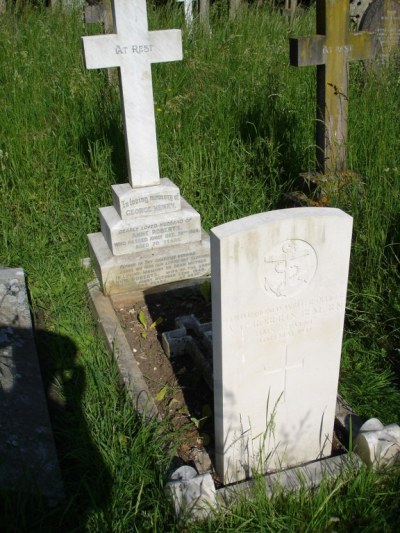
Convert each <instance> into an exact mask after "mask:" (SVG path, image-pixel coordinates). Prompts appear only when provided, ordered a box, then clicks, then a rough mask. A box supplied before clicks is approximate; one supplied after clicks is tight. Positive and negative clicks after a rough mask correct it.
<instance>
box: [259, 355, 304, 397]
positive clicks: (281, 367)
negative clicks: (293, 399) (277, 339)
mask: <svg viewBox="0 0 400 533" xmlns="http://www.w3.org/2000/svg"><path fill="white" fill-rule="evenodd" d="M288 351H289V347H288V346H286V349H285V357H284V360H282V357H279V360H280V361H282V362H283V365H282V364H281V365H278V368H277V369H276V370H270V371H266V369H265V368H264V375H265V376H271V375H273V374H281V377H282V384H281V390H282V392H281V396H279V401H282V402H285V401H286V386H287V374H288V371H289V370H295V369H298V368H304V358H302V359H301V363H296V364H292V365H289V364H288Z"/></svg>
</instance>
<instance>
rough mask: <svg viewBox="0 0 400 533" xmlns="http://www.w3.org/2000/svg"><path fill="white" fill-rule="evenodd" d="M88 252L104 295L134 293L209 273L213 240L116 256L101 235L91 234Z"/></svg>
mask: <svg viewBox="0 0 400 533" xmlns="http://www.w3.org/2000/svg"><path fill="white" fill-rule="evenodd" d="M88 241H89V251H90V255H91V258H92V261H93V267H94V269H95V272H96V275H97V278H98V279H99V281H100V283H101V287H102V289H103V291H104V293H105V294H116V293H122V292H128V291H135V290H139V289H144V288H147V287H153V286H157V285H163V284H165V283H171V282H174V281H180V280H185V279H191V278H198V277H202V276H208V275H209V274H210V239H209V236H208V235H207V233H205V232H203V233H202V239H201V240H200V241H198V242H193V243H189V244H185V245H177V246H169V247H165V248H162V249H159V250H148V251H144V252H139V253H133V254H127V255H122V256H118V257H116V256H114V255H113V254H112V253H111V251H110V248H109V247H108V245H107V242H106V241H105V239H104V237H103V235H102V234H101V233H92V234H90V235H88Z"/></svg>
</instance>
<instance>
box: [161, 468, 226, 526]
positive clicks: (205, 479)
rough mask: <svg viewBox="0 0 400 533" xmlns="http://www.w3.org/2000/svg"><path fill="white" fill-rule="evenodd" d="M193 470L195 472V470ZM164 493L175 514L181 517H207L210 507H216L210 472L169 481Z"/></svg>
mask: <svg viewBox="0 0 400 533" xmlns="http://www.w3.org/2000/svg"><path fill="white" fill-rule="evenodd" d="M182 468H184V467H182ZM192 470H194V469H192ZM194 472H195V473H196V471H195V470H194ZM165 493H166V496H167V498H168V499H169V500H170V501H171V503H172V504H173V506H174V509H175V513H176V515H177V516H179V517H180V518H181V519H183V518H185V517H186V518H189V517H190V518H191V519H192V520H193V519H195V520H202V519H204V518H207V516H208V515H209V514H210V511H211V509H216V507H217V498H216V490H215V485H214V480H213V478H212V477H211V474H200V475H195V476H194V477H188V478H182V479H177V480H172V481H169V482H168V483H167V484H166V486H165Z"/></svg>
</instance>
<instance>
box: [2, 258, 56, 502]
mask: <svg viewBox="0 0 400 533" xmlns="http://www.w3.org/2000/svg"><path fill="white" fill-rule="evenodd" d="M0 486H1V487H2V489H7V490H8V489H10V490H17V491H18V490H22V491H24V492H26V491H32V490H36V488H38V489H39V490H40V492H41V493H42V494H43V495H44V496H45V497H46V498H47V499H48V500H49V502H50V503H56V502H58V501H59V500H61V499H62V498H63V496H64V491H63V483H62V479H61V472H60V468H59V464H58V458H57V453H56V448H55V444H54V439H53V433H52V428H51V424H50V418H49V414H48V410H47V404H46V397H45V393H44V389H43V383H42V377H41V373H40V366H39V361H38V357H37V353H36V347H35V343H34V338H33V331H32V320H31V316H30V311H29V303H28V295H27V289H26V285H25V275H24V271H23V270H22V269H21V268H16V269H11V268H10V269H1V270H0Z"/></svg>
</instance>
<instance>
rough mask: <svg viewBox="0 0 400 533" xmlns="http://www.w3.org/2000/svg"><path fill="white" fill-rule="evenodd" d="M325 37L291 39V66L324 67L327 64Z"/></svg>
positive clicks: (314, 36)
mask: <svg viewBox="0 0 400 533" xmlns="http://www.w3.org/2000/svg"><path fill="white" fill-rule="evenodd" d="M325 41H326V37H325V35H309V36H306V37H293V38H291V39H289V47H290V54H289V57H290V64H291V65H292V66H294V67H306V66H310V65H322V64H323V63H325V58H324V45H325Z"/></svg>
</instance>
